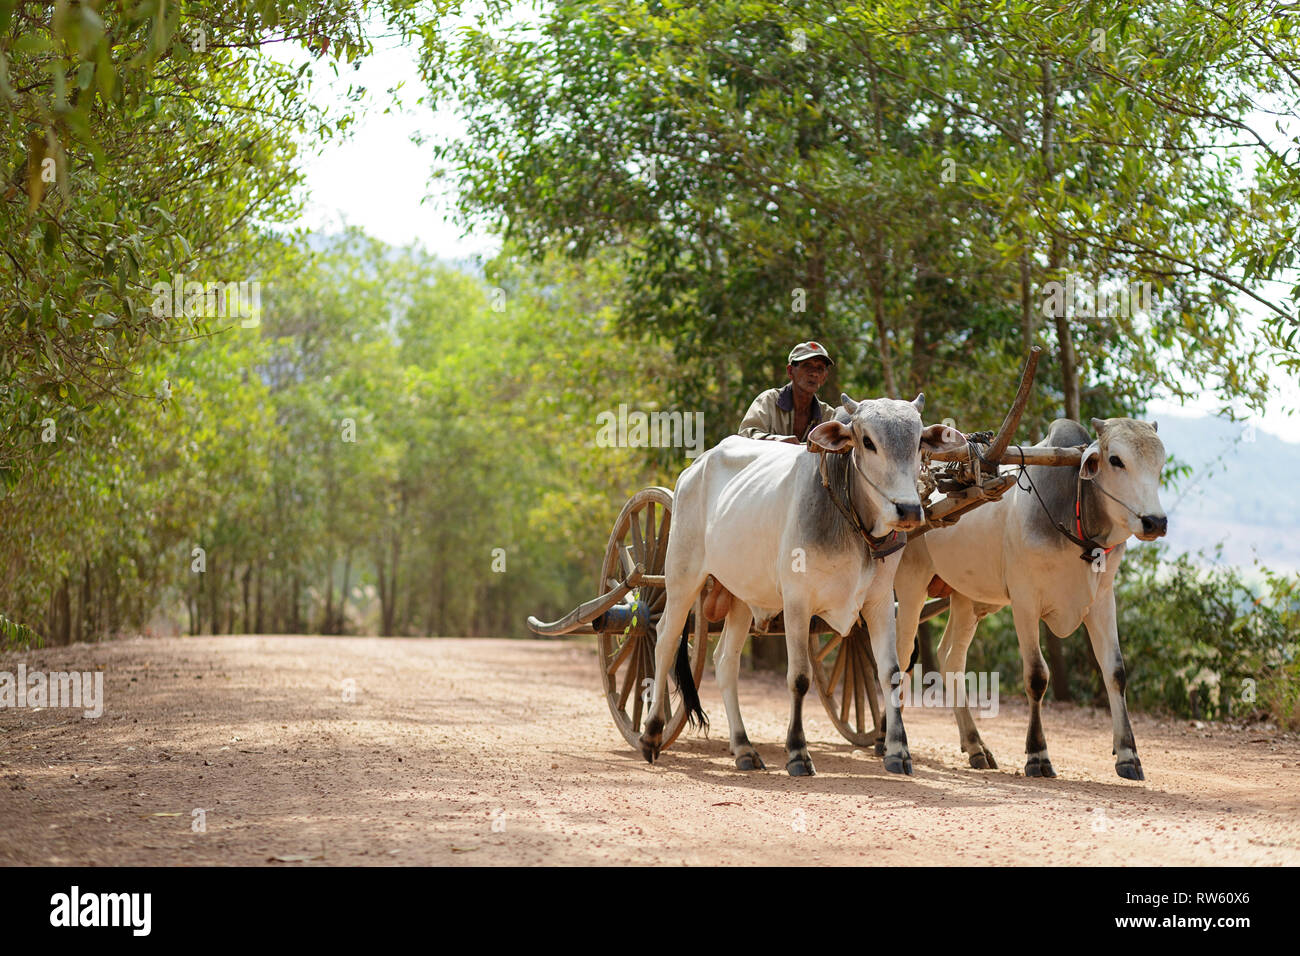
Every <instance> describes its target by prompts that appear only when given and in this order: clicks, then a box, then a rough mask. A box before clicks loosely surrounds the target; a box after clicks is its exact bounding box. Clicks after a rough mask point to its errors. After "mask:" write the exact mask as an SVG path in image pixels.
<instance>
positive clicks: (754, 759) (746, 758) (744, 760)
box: [736, 750, 767, 770]
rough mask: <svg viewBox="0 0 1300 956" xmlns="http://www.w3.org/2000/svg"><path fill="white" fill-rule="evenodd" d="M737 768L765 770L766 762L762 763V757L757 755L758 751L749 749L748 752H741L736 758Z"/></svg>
mask: <svg viewBox="0 0 1300 956" xmlns="http://www.w3.org/2000/svg"><path fill="white" fill-rule="evenodd" d="M736 769H737V770H766V769H767V764H765V763H763V758H762V757H760V756H759V755H758V751H755V750H751V751H750V752H749V753H744V754H741V755H740V756H739V757H737V758H736Z"/></svg>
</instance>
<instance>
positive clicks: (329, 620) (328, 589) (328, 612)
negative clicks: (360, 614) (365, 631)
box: [320, 554, 334, 634]
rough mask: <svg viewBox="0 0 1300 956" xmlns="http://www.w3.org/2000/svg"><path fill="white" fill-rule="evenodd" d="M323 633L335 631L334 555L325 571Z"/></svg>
mask: <svg viewBox="0 0 1300 956" xmlns="http://www.w3.org/2000/svg"><path fill="white" fill-rule="evenodd" d="M320 632H321V633H322V634H333V633H334V555H332V554H331V555H330V557H329V561H328V562H327V563H326V571H325V620H324V621H322V622H321V628H320Z"/></svg>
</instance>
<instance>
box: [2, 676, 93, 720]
mask: <svg viewBox="0 0 1300 956" xmlns="http://www.w3.org/2000/svg"><path fill="white" fill-rule="evenodd" d="M0 707H74V708H80V709H81V710H82V712H83V716H85V717H90V718H95V717H99V716H102V715H103V713H104V672H103V671H86V672H85V673H81V672H78V671H71V672H65V671H53V672H51V673H49V674H46V673H44V672H43V671H32V672H31V673H28V672H27V665H26V664H19V665H18V673H17V674H16V675H15V674H13V673H12V672H10V671H0Z"/></svg>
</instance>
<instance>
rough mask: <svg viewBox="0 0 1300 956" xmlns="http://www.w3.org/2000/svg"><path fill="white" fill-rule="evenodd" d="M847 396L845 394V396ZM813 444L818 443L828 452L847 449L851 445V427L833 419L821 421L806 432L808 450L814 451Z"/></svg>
mask: <svg viewBox="0 0 1300 956" xmlns="http://www.w3.org/2000/svg"><path fill="white" fill-rule="evenodd" d="M847 397H848V396H847V395H846V396H845V398H847ZM814 445H820V446H821V447H822V448H825V449H826V450H827V451H829V452H835V453H839V452H845V451H849V450H850V449H851V448H852V447H853V429H852V428H850V427H849V426H848V425H846V424H844V423H843V422H838V421H835V420H834V419H832V420H831V421H829V422H822V423H821V424H820V425H818V426H817V427H816V428H814V429H813V430H812V431H810V432H809V433H808V450H809V451H814V450H815V449H814V447H813V446H814Z"/></svg>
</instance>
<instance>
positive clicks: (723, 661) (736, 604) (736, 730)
mask: <svg viewBox="0 0 1300 956" xmlns="http://www.w3.org/2000/svg"><path fill="white" fill-rule="evenodd" d="M753 623H754V613H753V612H752V611H751V610H750V609H749V605H748V604H746V603H745V602H744V601H733V602H732V605H731V610H730V611H728V612H727V623H726V624H725V625H723V628H722V638H721V639H720V640H719V641H718V646H717V648H716V649H715V650H714V652H713V666H714V669H715V671H716V673H717V675H718V686H719V687H721V688H722V703H723V705H724V706H725V707H726V708H727V727H728V729H729V730H730V732H731V754H732V756H733V757H735V758H736V766H737V767H738V768H739V769H741V770H766V769H767V768H766V767H765V766H764V764H763V758H762V757H760V756H759V755H758V751H757V750H755V749H754V745H753V744H751V743H750V742H749V735H748V734H747V733H745V723H744V721H742V720H741V719H740V696H739V694H738V693H737V688H738V686H739V683H740V652H741V650H742V649H743V648H744V646H745V639H746V638H748V637H749V627H750V625H751V624H753Z"/></svg>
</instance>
